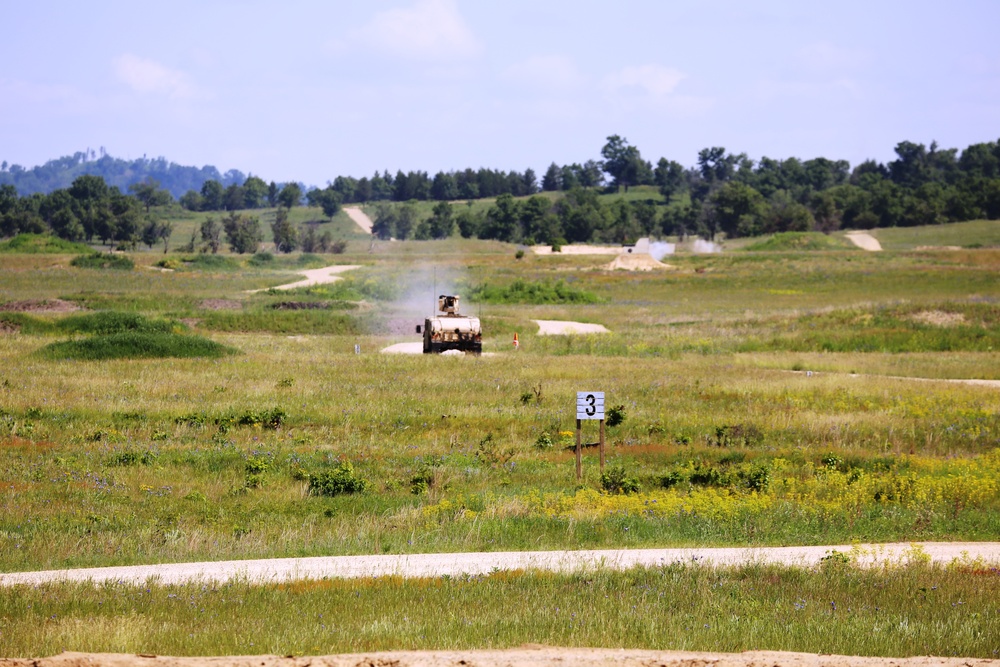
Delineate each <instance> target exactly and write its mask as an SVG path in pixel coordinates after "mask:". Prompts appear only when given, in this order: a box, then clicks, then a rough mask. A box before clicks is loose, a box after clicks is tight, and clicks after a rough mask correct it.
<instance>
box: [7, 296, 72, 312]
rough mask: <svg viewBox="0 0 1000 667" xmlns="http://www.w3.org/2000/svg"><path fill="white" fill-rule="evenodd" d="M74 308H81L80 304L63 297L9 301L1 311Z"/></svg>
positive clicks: (63, 309) (38, 310)
mask: <svg viewBox="0 0 1000 667" xmlns="http://www.w3.org/2000/svg"><path fill="white" fill-rule="evenodd" d="M74 310H80V306H78V305H76V304H75V303H73V302H72V301H63V300H62V299H28V300H27V301H9V302H7V303H5V304H3V305H2V306H0V311H6V312H9V313H71V312H73V311H74Z"/></svg>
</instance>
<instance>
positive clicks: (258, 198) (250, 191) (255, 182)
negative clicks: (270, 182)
mask: <svg viewBox="0 0 1000 667" xmlns="http://www.w3.org/2000/svg"><path fill="white" fill-rule="evenodd" d="M243 199H244V202H245V204H246V207H247V208H260V207H261V206H263V205H264V202H265V201H267V183H265V182H264V179H262V178H259V177H257V176H252V175H251V176H247V180H245V181H243Z"/></svg>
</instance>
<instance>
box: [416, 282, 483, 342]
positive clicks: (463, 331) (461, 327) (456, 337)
mask: <svg viewBox="0 0 1000 667" xmlns="http://www.w3.org/2000/svg"><path fill="white" fill-rule="evenodd" d="M458 300H459V297H458V295H446V294H442V295H441V296H439V297H438V310H439V311H440V312H441V314H440V315H435V316H433V317H428V318H427V319H425V320H424V325H423V327H422V328H421V326H420V325H419V324H418V325H417V333H423V334H424V354H432V353H436V354H440V353H441V352H446V351H448V350H458V351H460V352H466V353H468V352H471V353H472V354H480V353H481V352H482V351H483V332H482V329H481V328H480V326H479V318H478V317H468V316H466V315H461V314H459V312H458Z"/></svg>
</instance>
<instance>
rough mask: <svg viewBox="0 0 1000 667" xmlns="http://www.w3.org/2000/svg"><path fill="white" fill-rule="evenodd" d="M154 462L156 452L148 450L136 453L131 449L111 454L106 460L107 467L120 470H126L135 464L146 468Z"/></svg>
mask: <svg viewBox="0 0 1000 667" xmlns="http://www.w3.org/2000/svg"><path fill="white" fill-rule="evenodd" d="M154 461H156V452H152V451H149V450H146V451H144V452H137V451H135V450H132V449H126V450H123V451H120V452H115V453H114V454H112V455H111V456H110V457H109V458H108V466H111V467H122V468H127V467H129V466H134V465H137V464H142V465H144V466H148V465H152V464H153V462H154Z"/></svg>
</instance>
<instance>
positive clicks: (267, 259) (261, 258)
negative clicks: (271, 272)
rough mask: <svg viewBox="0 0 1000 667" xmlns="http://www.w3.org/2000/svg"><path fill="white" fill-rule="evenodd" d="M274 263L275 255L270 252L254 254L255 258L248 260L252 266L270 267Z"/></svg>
mask: <svg viewBox="0 0 1000 667" xmlns="http://www.w3.org/2000/svg"><path fill="white" fill-rule="evenodd" d="M273 262H274V255H272V254H271V253H269V252H258V253H254V255H253V257H251V258H250V259H248V260H247V264H249V265H250V266H257V267H261V266H270V265H271V264H272V263H273Z"/></svg>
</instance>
